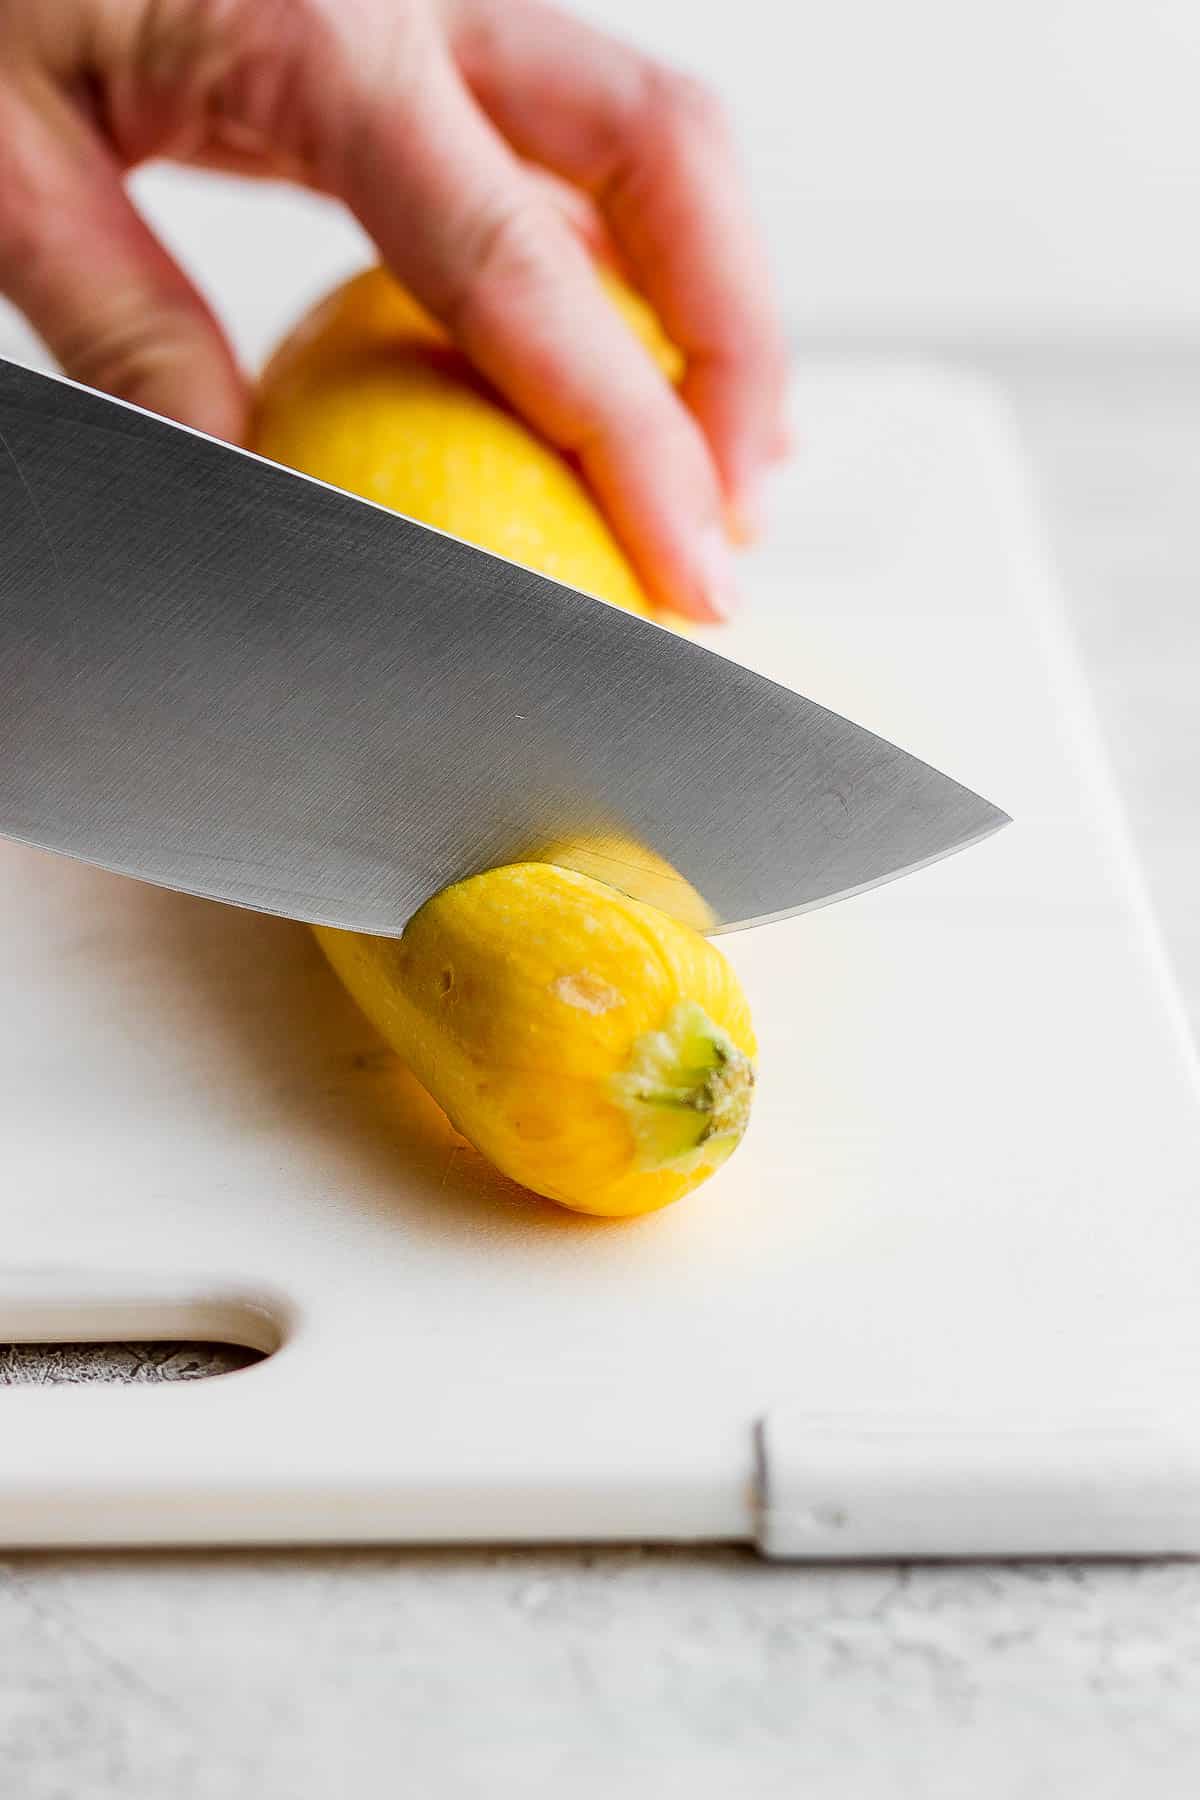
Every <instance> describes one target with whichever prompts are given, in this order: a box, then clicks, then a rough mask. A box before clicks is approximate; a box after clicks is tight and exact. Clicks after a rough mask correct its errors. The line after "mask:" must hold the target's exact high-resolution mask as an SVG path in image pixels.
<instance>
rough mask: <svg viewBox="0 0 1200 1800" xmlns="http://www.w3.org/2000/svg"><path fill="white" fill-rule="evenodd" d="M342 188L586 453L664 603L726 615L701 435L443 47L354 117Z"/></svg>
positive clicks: (527, 409)
mask: <svg viewBox="0 0 1200 1800" xmlns="http://www.w3.org/2000/svg"><path fill="white" fill-rule="evenodd" d="M340 186H341V189H342V192H343V197H344V198H345V199H346V200H348V201H349V203H350V204H351V206H352V207H353V209H354V211H355V212H356V213H357V215H358V217H359V219H360V220H361V222H362V223H363V225H364V226H365V227H366V229H367V230H368V231H369V232H370V233H371V235H372V237H373V238H374V239H375V241H376V243H377V244H378V245H379V247H380V249H381V250H382V252H383V254H384V256H385V257H386V259H387V260H388V262H389V263H390V264H391V266H392V267H393V268H394V269H395V271H396V273H397V274H398V275H399V276H400V278H401V279H402V280H403V281H404V282H405V283H406V284H407V285H408V286H410V287H411V288H412V290H413V291H414V293H415V294H416V295H417V297H418V298H419V299H420V300H422V301H423V302H424V304H425V305H427V306H428V307H429V308H430V310H431V311H433V312H434V313H435V314H437V315H438V316H439V317H440V318H441V319H442V320H443V321H444V322H445V323H446V324H447V326H448V327H449V329H450V330H451V332H452V333H453V335H454V336H455V338H456V339H457V341H458V342H459V343H460V344H461V345H462V347H463V348H464V349H465V350H466V352H467V353H468V355H469V356H470V357H471V358H472V360H473V361H474V362H475V363H476V364H477V365H478V366H479V368H481V369H482V370H483V372H484V373H485V374H486V375H487V376H488V377H489V378H490V379H491V381H492V382H493V383H494V384H495V386H496V387H497V388H499V390H500V391H501V392H502V393H503V394H504V395H505V396H506V397H507V399H508V400H509V401H510V402H511V404H512V405H513V406H514V407H515V408H516V409H517V411H519V412H520V413H522V414H523V415H524V416H525V417H526V418H527V419H529V420H530V421H531V422H532V423H533V424H534V425H535V426H536V427H537V428H538V429H539V430H540V431H541V432H543V433H544V434H545V436H546V437H548V438H549V439H550V440H551V441H552V442H553V443H555V444H556V445H558V446H559V447H560V448H561V449H563V450H565V451H568V452H571V453H573V454H575V455H576V456H577V457H578V458H579V461H580V463H581V465H582V467H583V470H584V473H585V474H586V476H587V478H588V480H589V482H590V483H591V484H592V486H593V488H594V490H595V492H596V494H597V496H598V498H599V500H600V502H601V504H602V505H603V507H604V509H605V511H606V513H607V515H608V517H609V519H610V521H611V522H612V524H613V527H614V529H615V530H616V532H617V535H618V536H619V537H620V539H621V540H622V542H623V543H624V545H625V547H626V548H627V550H628V552H629V554H630V555H631V557H632V559H633V561H634V562H635V564H636V566H637V568H638V570H639V572H640V574H641V576H642V578H643V580H644V582H645V584H646V586H647V588H648V590H649V592H650V593H651V595H652V597H653V598H654V599H655V600H656V601H657V603H658V604H660V605H662V606H664V607H668V608H673V609H675V610H678V611H681V612H684V613H687V614H690V615H691V616H692V617H694V618H699V619H712V618H721V617H725V616H727V615H728V613H729V612H730V611H731V610H732V608H733V605H734V584H733V578H732V569H731V557H730V554H729V548H728V544H727V542H726V538H725V533H724V529H723V524H722V495H721V490H720V485H719V481H718V478H717V472H716V469H715V467H714V465H713V462H712V458H711V456H710V453H709V450H708V447H707V445H706V443H705V440H704V436H703V434H702V432H701V430H700V429H699V427H698V425H697V424H696V422H695V420H694V418H693V417H692V416H691V415H690V414H689V413H688V411H687V410H686V408H685V407H683V406H681V405H680V403H679V400H678V398H677V396H676V395H675V393H674V391H673V390H672V388H671V387H670V384H669V383H668V382H667V380H666V379H665V377H664V376H663V375H662V374H661V373H660V372H659V370H658V369H657V368H656V367H655V365H654V363H653V362H652V361H651V359H650V357H649V356H648V354H647V353H646V351H645V350H644V349H643V348H642V347H641V345H640V344H638V343H637V342H636V341H635V340H634V338H633V337H632V335H631V334H630V332H629V331H628V330H627V328H626V327H625V326H624V324H623V323H622V322H621V320H620V319H619V317H618V316H617V314H616V313H615V311H614V310H613V308H612V306H611V304H610V303H609V301H608V300H607V299H606V298H605V297H604V295H603V293H602V291H601V289H600V287H599V284H598V282H597V280H596V277H595V273H594V270H593V266H592V261H591V257H590V255H589V254H588V251H587V250H586V248H585V247H584V244H583V243H582V242H581V240H580V236H579V234H578V232H577V231H576V230H575V229H573V227H572V225H571V224H570V223H568V222H567V221H566V220H565V219H564V217H563V213H562V209H561V207H560V206H559V205H558V204H556V203H553V202H551V201H550V200H548V199H547V197H546V195H545V193H544V192H543V191H540V190H539V187H538V185H537V184H536V183H534V182H532V181H531V180H530V179H529V178H528V176H527V174H526V173H525V171H524V170H523V169H522V167H521V164H520V163H519V162H518V160H517V159H516V157H515V156H514V155H513V154H512V151H511V150H510V149H509V147H508V146H507V145H506V144H505V143H504V142H503V141H502V140H501V138H500V137H499V136H498V134H497V133H496V131H495V130H494V128H493V127H492V126H491V125H490V124H489V123H488V121H487V120H486V119H485V118H484V117H483V115H482V114H481V113H480V112H479V110H478V108H477V107H476V106H475V104H474V102H473V101H472V100H471V98H470V96H469V95H468V94H467V92H466V90H465V89H464V87H463V85H462V82H461V80H460V78H459V76H458V74H457V72H456V71H455V69H454V68H453V66H452V65H451V64H450V62H449V60H448V58H446V57H445V55H444V54H443V53H442V52H441V51H440V50H437V51H434V52H431V53H430V55H429V56H428V57H427V58H426V59H425V63H424V66H423V67H422V68H421V70H420V75H419V79H413V78H412V77H411V75H410V76H409V79H408V80H407V83H406V85H405V86H404V88H403V91H399V90H398V87H397V89H389V88H385V90H384V91H383V93H382V97H380V98H377V99H376V100H375V102H374V104H373V106H372V108H371V109H370V110H369V111H368V112H367V114H366V116H365V118H363V117H360V118H359V120H358V122H357V128H356V131H355V134H354V137H353V140H352V143H351V146H350V148H349V150H348V153H347V157H346V160H345V163H344V166H343V169H342V174H341V179H340Z"/></svg>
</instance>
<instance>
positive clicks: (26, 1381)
mask: <svg viewBox="0 0 1200 1800" xmlns="http://www.w3.org/2000/svg"><path fill="white" fill-rule="evenodd" d="M263 1360H264V1356H263V1352H262V1351H261V1350H250V1349H248V1348H247V1347H246V1346H245V1345H244V1344H220V1343H203V1344H200V1343H179V1342H166V1343H162V1342H154V1341H149V1342H138V1341H136V1340H133V1341H129V1342H125V1343H116V1342H112V1341H105V1342H103V1343H80V1344H62V1343H43V1344H0V1387H42V1386H45V1385H46V1384H48V1383H57V1382H89V1383H90V1382H96V1381H109V1382H137V1383H143V1382H163V1381H207V1380H210V1379H211V1378H212V1377H213V1376H216V1375H232V1374H234V1373H235V1372H236V1371H237V1370H238V1369H247V1368H251V1367H252V1366H253V1365H254V1364H255V1363H259V1362H262V1361H263Z"/></svg>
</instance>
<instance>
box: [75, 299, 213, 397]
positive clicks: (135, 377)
mask: <svg viewBox="0 0 1200 1800" xmlns="http://www.w3.org/2000/svg"><path fill="white" fill-rule="evenodd" d="M195 341H196V323H195V318H194V315H193V312H192V309H191V308H190V307H185V306H182V305H179V306H173V305H171V304H170V303H166V304H164V305H162V306H145V305H134V306H129V307H126V306H121V307H118V308H115V309H113V310H112V311H111V312H109V313H108V314H107V315H103V314H101V315H98V316H93V317H90V318H88V319H86V320H83V321H80V322H79V323H78V324H76V325H74V326H73V327H72V328H70V329H68V330H66V331H64V332H63V333H62V334H61V335H60V337H59V340H58V342H57V344H56V345H55V349H56V351H57V353H58V356H59V358H60V360H61V361H62V364H63V366H64V368H65V369H66V370H67V372H68V373H69V374H70V375H71V376H72V377H73V378H74V379H75V380H76V381H82V382H84V383H85V384H86V385H87V386H88V387H96V388H102V389H103V390H104V391H105V392H106V393H110V394H118V395H120V396H121V398H122V399H125V400H133V401H140V400H141V399H142V398H143V397H144V396H146V395H149V394H153V393H156V392H157V391H159V389H160V388H161V386H162V383H163V378H164V376H166V375H167V374H169V373H170V372H171V371H172V370H174V369H176V368H178V367H179V366H180V364H181V363H183V362H184V361H185V360H186V358H187V356H188V354H189V352H190V351H191V350H193V349H194V347H195Z"/></svg>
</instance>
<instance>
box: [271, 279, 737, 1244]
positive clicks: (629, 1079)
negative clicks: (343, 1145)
mask: <svg viewBox="0 0 1200 1800" xmlns="http://www.w3.org/2000/svg"><path fill="white" fill-rule="evenodd" d="M603 279H604V280H605V283H606V287H607V289H608V292H609V294H610V297H611V298H612V300H613V302H614V304H615V305H617V306H618V308H619V309H620V311H621V312H622V314H623V316H624V317H625V319H626V321H627V322H628V323H629V325H630V327H631V329H633V330H634V331H635V332H636V333H637V335H638V336H639V337H641V339H642V341H643V342H644V343H645V344H646V345H647V347H648V348H649V349H650V351H651V354H652V355H654V357H655V358H656V360H657V361H658V363H659V365H660V367H661V368H662V369H663V371H664V373H665V374H667V375H668V376H669V377H670V378H671V379H678V377H679V374H680V372H681V367H682V365H681V361H680V358H679V356H678V352H676V351H675V350H674V349H673V347H672V346H671V345H670V344H668V343H667V341H666V339H665V338H664V337H663V335H662V332H661V330H660V329H659V327H658V325H657V322H656V321H655V319H654V317H653V314H652V313H650V311H649V310H648V308H647V307H646V306H645V304H644V302H642V301H641V300H639V299H638V297H637V296H636V295H634V294H632V293H631V292H630V291H629V290H628V289H627V288H624V287H622V286H621V285H620V284H619V283H618V282H616V281H615V279H614V278H612V277H611V276H606V277H603ZM253 448H255V449H257V450H259V451H260V452H261V453H262V454H263V455H265V456H269V457H271V458H273V459H274V460H275V461H277V462H281V463H285V464H288V465H290V466H291V467H293V468H296V469H300V470H301V471H303V472H304V473H305V474H309V475H315V476H317V477H318V478H319V479H321V480H324V481H329V482H331V483H333V484H334V485H335V486H338V487H343V488H348V489H349V490H350V491H351V492H353V493H358V494H361V495H362V496H364V498H366V499H370V500H375V501H378V502H379V503H380V504H382V505H384V506H389V507H392V508H394V509H395V510H396V511H397V512H402V513H407V514H408V515H409V516H410V517H412V518H417V519H421V520H423V521H425V522H426V523H427V524H431V525H437V526H439V527H440V528H441V529H443V530H445V531H450V532H453V533H454V534H455V535H456V536H460V537H463V538H467V539H469V540H471V541H472V542H474V543H477V544H480V545H482V546H483V547H484V548H485V549H488V550H493V551H496V552H498V553H499V554H501V555H504V556H509V557H512V558H513V559H514V560H515V561H518V562H522V563H525V564H527V565H529V566H530V567H532V568H535V569H539V570H541V571H542V572H543V573H544V574H548V575H553V576H555V577H557V578H558V579H559V580H562V581H566V582H569V583H570V584H571V585H572V586H574V587H577V588H581V589H584V590H586V591H587V592H589V593H593V594H596V595H598V596H599V597H600V598H601V599H604V600H608V601H610V602H611V603H613V604H614V605H617V606H623V607H626V608H628V609H629V610H630V611H633V612H642V613H645V612H649V610H650V607H649V602H648V601H647V598H646V595H645V593H644V591H643V590H642V588H641V585H640V584H639V582H638V580H637V578H636V576H635V574H634V572H633V570H632V569H631V567H630V565H629V564H628V562H627V561H626V559H625V557H624V555H623V554H622V552H621V550H620V548H619V546H618V545H617V543H616V540H615V539H614V538H613V536H612V534H611V532H610V530H609V528H608V525H607V524H606V522H605V520H604V518H603V516H602V514H601V513H600V511H599V509H598V507H597V506H596V505H595V503H594V501H593V500H592V498H591V496H590V494H589V493H588V491H587V489H586V487H585V486H584V484H583V483H582V481H581V480H580V478H579V476H578V475H577V474H576V472H575V470H574V469H572V468H571V467H570V466H569V465H568V463H567V462H566V461H565V460H564V459H563V458H562V457H561V456H559V455H558V454H557V453H556V452H555V451H554V450H553V449H552V448H551V447H550V446H549V445H548V444H546V443H545V442H544V441H543V440H542V439H541V438H540V437H538V436H537V434H536V433H535V432H533V431H531V430H530V429H529V428H528V427H527V426H526V425H525V424H523V423H522V421H520V420H519V419H517V418H516V417H514V415H513V414H512V413H511V412H510V411H509V410H508V409H507V408H506V407H505V406H504V405H503V404H502V403H501V402H500V400H499V399H498V398H497V397H496V396H495V395H494V394H493V393H491V391H490V390H489V389H487V388H486V386H485V385H484V384H483V383H481V382H480V381H479V380H478V379H477V378H476V377H475V375H474V374H473V373H472V372H471V370H470V368H469V366H468V365H467V363H466V361H465V360H464V359H463V358H462V357H461V356H460V355H459V353H458V352H457V351H456V350H455V349H454V348H453V347H452V346H451V345H450V344H449V343H448V341H447V339H446V337H445V335H444V334H443V332H442V331H441V329H440V328H439V327H438V326H437V325H436V324H435V323H434V321H433V320H432V319H430V318H429V316H428V315H427V314H426V313H424V312H423V311H422V310H421V308H420V307H419V306H417V305H416V303H415V302H414V301H413V300H412V299H411V298H410V297H409V296H408V295H407V294H405V293H404V292H403V291H402V290H401V289H400V288H399V287H398V286H397V285H396V283H395V282H394V281H393V280H392V279H391V277H390V276H388V275H387V274H385V273H384V272H383V271H382V270H378V269H374V270H370V271H368V272H367V273H366V274H364V275H361V276H358V277H356V278H355V279H354V280H353V281H350V282H348V283H347V284H346V285H345V286H343V287H342V288H340V289H338V290H337V292H335V293H334V294H332V295H331V296H330V297H329V298H328V299H327V300H325V301H324V302H322V303H321V304H320V305H319V306H318V307H317V308H316V309H315V310H314V311H313V312H312V313H311V314H310V315H309V316H308V318H307V319H305V320H304V321H302V322H301V324H300V325H299V326H298V327H297V328H296V330H295V331H294V332H293V333H292V334H291V335H290V336H289V338H288V339H287V341H286V342H285V343H284V344H283V345H282V346H281V348H280V349H279V351H278V352H277V353H276V355H275V356H274V358H273V359H272V360H271V362H270V364H269V365H268V367H267V369H266V371H265V373H264V375H263V379H262V383H261V386H260V391H259V398H258V407H257V423H256V431H255V436H254V442H253ZM527 854H528V856H529V858H530V859H531V860H529V861H528V862H524V863H520V864H516V865H514V866H512V867H509V868H503V869H495V870H492V871H490V872H489V873H487V874H483V875H478V876H474V877H472V878H471V879H470V880H468V881H463V882H460V883H458V884H457V885H456V886H454V887H451V888H447V889H446V890H445V891H444V892H443V893H441V894H438V895H437V896H436V897H435V898H434V899H432V900H430V901H428V902H427V903H426V905H425V906H424V907H422V909H421V911H420V912H419V913H418V914H417V915H416V916H415V918H413V919H412V920H411V921H410V923H409V925H408V927H407V928H406V930H405V933H404V936H403V938H402V939H400V940H399V941H397V940H395V939H392V938H371V937H364V936H361V935H358V934H354V933H350V932H339V931H331V930H327V929H324V928H319V929H318V930H317V936H318V938H319V940H320V942H321V945H322V947H323V949H324V951H325V953H326V955H327V957H328V958H329V961H330V962H331V963H332V965H333V967H334V968H335V970H336V971H337V973H338V974H339V975H340V977H341V979H342V981H343V982H344V983H345V985H346V987H347V988H348V989H349V991H350V993H351V994H352V995H353V996H354V998H355V999H356V1000H357V1001H358V1003H359V1005H360V1006H361V1007H362V1009H363V1011H364V1012H365V1013H366V1014H367V1015H368V1017H369V1018H370V1019H371V1020H372V1021H373V1022H374V1024H375V1025H376V1026H377V1028H378V1029H379V1030H380V1031H381V1032H382V1033H383V1035H384V1037H386V1038H387V1039H388V1041H389V1042H390V1043H391V1045H392V1046H393V1048H394V1049H396V1050H397V1051H398V1052H399V1053H400V1055H401V1056H402V1057H403V1058H404V1060H405V1061H406V1062H407V1063H408V1065H409V1066H410V1067H411V1069H412V1070H413V1072H414V1074H415V1075H416V1076H417V1078H418V1079H419V1080H420V1081H421V1082H422V1083H423V1085H424V1086H425V1087H426V1088H427V1089H428V1090H429V1092H430V1093H431V1094H432V1095H433V1097H434V1099H435V1100H437V1101H438V1102H439V1104H440V1105H441V1106H442V1107H443V1108H444V1109H445V1111H446V1112H447V1113H448V1114H449V1116H450V1118H451V1119H452V1121H453V1122H454V1124H455V1125H456V1127H457V1128H458V1130H459V1131H461V1132H462V1134H463V1135H464V1136H465V1137H467V1138H468V1139H470V1141H471V1142H472V1143H473V1144H474V1145H475V1146H476V1147H477V1148H478V1149H479V1150H480V1151H481V1152H482V1153H483V1154H484V1155H485V1156H486V1157H488V1158H489V1159H490V1160H491V1161H492V1162H493V1163H495V1164H496V1166H497V1167H498V1168H500V1169H502V1170H503V1171H504V1172H505V1173H506V1174H508V1175H510V1176H511V1177H512V1178H513V1179H514V1180H516V1181H519V1182H522V1183H523V1184H524V1185H525V1186H526V1187H529V1188H532V1189H533V1190H534V1191H535V1192H537V1193H539V1194H544V1195H546V1196H547V1197H548V1198H549V1199H551V1200H555V1201H558V1202H559V1203H560V1204H561V1205H563V1206H568V1207H572V1208H574V1209H576V1210H577V1211H581V1212H592V1213H602V1214H610V1215H614V1216H616V1215H625V1214H632V1213H642V1212H651V1211H654V1210H655V1209H657V1208H658V1207H662V1206H666V1205H669V1204H670V1202H672V1201H674V1200H678V1199H679V1198H681V1196H682V1195H684V1194H686V1193H687V1192H688V1191H689V1190H690V1189H692V1188H694V1187H696V1186H698V1185H699V1183H700V1182H702V1181H704V1180H705V1179H706V1178H707V1177H708V1176H709V1175H711V1174H712V1173H713V1171H714V1170H715V1169H716V1168H718V1167H719V1166H720V1164H721V1163H722V1162H723V1161H724V1159H725V1158H726V1157H727V1156H728V1155H729V1152H730V1151H731V1150H732V1149H733V1148H734V1146H735V1145H736V1143H737V1142H738V1139H739V1138H740V1136H741V1133H742V1131H743V1129H744V1128H745V1123H746V1119H747V1116H748V1112H749V1105H750V1095H751V1088H752V1084H753V1066H752V1059H753V1056H754V1036H753V1031H752V1029H751V1023H750V1012H749V1008H748V1006H747V1004H746V1000H745V997H744V995H743V994H742V991H741V989H740V987H739V985H738V982H737V978H736V976H735V975H734V973H733V971H732V969H731V968H730V966H729V964H728V963H727V962H726V960H725V958H724V957H723V956H722V955H721V953H720V952H719V951H718V950H717V949H716V948H715V947H714V946H713V945H712V944H710V943H708V942H707V940H706V939H704V938H703V937H701V936H700V935H699V933H698V932H697V931H696V930H693V929H692V928H691V925H692V924H694V925H697V926H700V927H701V928H703V926H704V925H705V924H706V923H707V922H708V916H709V915H708V913H707V909H706V907H705V905H704V902H703V899H702V897H701V896H699V895H698V894H696V893H695V892H694V891H693V890H692V889H690V888H688V887H687V884H686V883H685V882H683V881H682V878H681V877H680V876H679V875H678V874H677V872H676V871H674V870H672V869H670V868H669V867H668V866H667V865H666V864H665V863H663V862H662V861H661V859H660V858H658V857H656V856H655V855H654V853H653V852H651V851H649V850H648V849H646V848H645V847H644V846H639V845H636V844H632V843H628V842H626V841H624V840H622V839H619V838H616V837H611V836H610V837H602V838H597V839H595V840H591V841H589V842H586V843H583V842H581V843H566V842H553V843H546V844H538V845H531V846H530V847H529V851H528V853H527ZM534 857H537V858H540V859H541V860H539V861H534V860H532V859H533V858H534ZM552 864H561V865H565V866H561V867H559V866H552ZM596 876H599V877H601V879H599V880H597V879H594V877H596ZM623 884H628V885H629V886H632V887H636V889H637V891H638V893H640V894H641V895H642V896H643V899H646V898H657V897H659V896H660V895H661V897H662V900H663V903H664V904H669V905H670V906H671V909H672V912H673V914H675V915H676V916H675V917H674V918H670V917H667V916H666V915H664V914H663V913H660V912H658V911H657V910H656V909H655V908H654V907H653V906H650V905H646V904H643V903H642V902H640V901H638V900H635V899H632V898H628V897H627V896H626V895H625V894H624V893H622V892H620V891H618V890H620V889H621V887H622V885H623ZM680 916H682V917H683V918H686V919H687V920H689V921H690V923H689V924H684V923H680V922H678V920H679V917H680Z"/></svg>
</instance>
